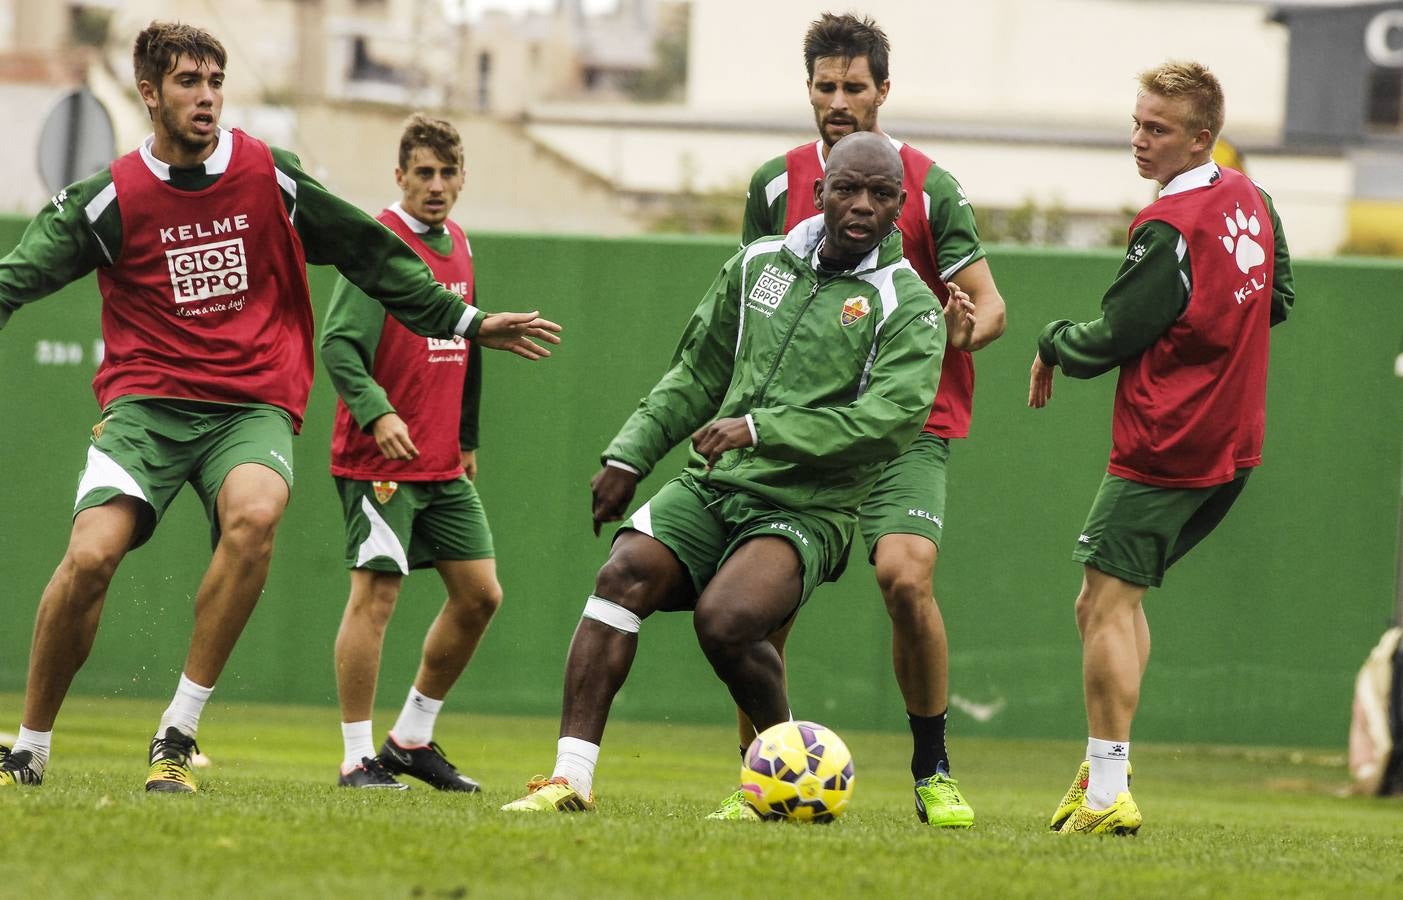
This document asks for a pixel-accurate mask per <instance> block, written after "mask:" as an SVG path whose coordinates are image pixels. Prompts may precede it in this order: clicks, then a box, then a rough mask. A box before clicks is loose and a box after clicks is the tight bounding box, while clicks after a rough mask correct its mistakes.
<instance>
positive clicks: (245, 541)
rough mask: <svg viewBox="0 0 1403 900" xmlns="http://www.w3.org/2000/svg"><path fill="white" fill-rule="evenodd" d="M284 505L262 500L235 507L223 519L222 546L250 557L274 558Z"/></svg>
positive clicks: (248, 501)
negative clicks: (271, 556)
mask: <svg viewBox="0 0 1403 900" xmlns="http://www.w3.org/2000/svg"><path fill="white" fill-rule="evenodd" d="M283 508H284V504H283V503H281V502H278V501H275V500H273V499H268V498H258V499H253V500H246V501H243V502H240V503H238V504H237V505H232V506H231V507H230V508H228V509H226V510H225V511H224V513H223V515H222V516H220V528H219V530H220V542H221V543H223V542H225V541H228V542H229V543H230V544H231V545H232V546H233V547H234V548H236V549H238V550H240V551H242V552H244V553H246V554H250V555H258V554H271V553H272V550H273V536H274V534H276V533H277V530H278V523H279V522H281V521H282V517H283Z"/></svg>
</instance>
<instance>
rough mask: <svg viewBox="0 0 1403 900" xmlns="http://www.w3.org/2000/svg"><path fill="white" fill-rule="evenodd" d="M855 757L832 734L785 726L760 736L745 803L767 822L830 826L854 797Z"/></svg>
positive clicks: (748, 759) (743, 775) (750, 752)
mask: <svg viewBox="0 0 1403 900" xmlns="http://www.w3.org/2000/svg"><path fill="white" fill-rule="evenodd" d="M854 780H855V779H854V776H853V757H852V754H851V753H850V752H849V751H848V747H847V745H846V744H844V743H843V740H842V738H840V737H838V735H837V734H835V733H834V732H833V731H832V730H831V729H829V728H825V727H824V726H822V725H819V724H817V723H815V722H781V723H780V724H778V725H774V726H771V727H770V728H766V729H765V730H764V731H762V732H760V734H758V735H756V737H755V740H754V741H752V742H751V744H750V747H749V748H748V749H747V750H746V751H745V762H744V763H743V764H742V765H741V770H740V783H741V789H742V790H743V791H745V799H746V801H747V802H748V803H749V804H750V805H751V806H752V807H754V808H755V810H756V812H758V813H760V815H761V816H762V817H764V818H766V819H787V820H789V821H791V822H831V821H833V820H834V819H836V818H837V817H838V816H840V815H842V814H843V810H845V809H847V808H848V801H849V800H850V799H852V794H853V781H854Z"/></svg>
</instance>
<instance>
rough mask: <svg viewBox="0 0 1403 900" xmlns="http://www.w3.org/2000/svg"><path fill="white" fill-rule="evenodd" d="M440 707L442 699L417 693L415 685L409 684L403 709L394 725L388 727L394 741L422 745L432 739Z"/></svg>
mask: <svg viewBox="0 0 1403 900" xmlns="http://www.w3.org/2000/svg"><path fill="white" fill-rule="evenodd" d="M440 709H443V701H442V700H435V699H434V698H432V697H427V696H425V695H423V694H421V693H419V689H418V688H417V687H414V686H413V685H410V688H409V697H408V698H407V699H406V700H405V701H404V709H401V710H400V711H399V718H398V719H397V720H395V727H394V728H392V729H390V734H392V735H394V738H395V743H397V744H399V745H400V746H401V747H422V746H424V745H425V744H427V743H428V742H429V741H431V740H433V739H434V722H435V721H436V720H437V719H438V711H439V710H440Z"/></svg>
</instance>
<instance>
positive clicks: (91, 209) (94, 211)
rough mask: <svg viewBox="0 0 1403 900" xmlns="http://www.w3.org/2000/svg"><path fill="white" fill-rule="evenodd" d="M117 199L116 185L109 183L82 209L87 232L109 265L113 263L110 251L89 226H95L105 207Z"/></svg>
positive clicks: (95, 230) (94, 229)
mask: <svg viewBox="0 0 1403 900" xmlns="http://www.w3.org/2000/svg"><path fill="white" fill-rule="evenodd" d="M116 199H117V183H116V182H115V181H114V182H111V183H109V184H108V185H107V187H105V188H103V189H102V190H100V191H98V192H97V196H95V197H93V199H91V200H89V201H88V205H87V206H85V207H83V215H85V216H87V217H88V225H89V229H88V230H89V231H91V232H92V235H93V239H94V240H96V241H97V246H98V248H99V249H100V250H102V255H103V256H105V257H107V262H108V264H109V265H110V264H111V263H113V262H115V260H113V259H112V251H111V250H108V249H107V245H106V244H104V243H103V242H102V237H101V236H100V235H98V233H97V229H96V228H93V227H91V226H94V225H96V224H97V220H98V219H100V218H102V214H103V213H105V212H107V207H109V206H111V205H112V201H114V200H116Z"/></svg>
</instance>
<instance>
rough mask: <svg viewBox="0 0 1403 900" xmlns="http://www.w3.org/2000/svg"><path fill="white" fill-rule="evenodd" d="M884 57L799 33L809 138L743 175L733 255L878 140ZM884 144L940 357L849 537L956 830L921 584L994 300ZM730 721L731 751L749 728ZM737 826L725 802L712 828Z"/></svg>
mask: <svg viewBox="0 0 1403 900" xmlns="http://www.w3.org/2000/svg"><path fill="white" fill-rule="evenodd" d="M887 56H888V42H887V37H886V34H885V33H883V31H882V30H881V29H880V28H879V27H878V26H877V25H876V23H875V22H873V21H872V20H871V19H859V18H857V17H856V16H852V15H842V16H838V15H833V14H825V15H823V16H822V17H820V18H819V19H817V20H816V21H814V22H813V23H812V24H811V25H810V26H809V30H808V32H807V33H806V34H805V36H804V62H805V64H806V66H807V67H808V75H809V81H808V87H809V102H810V104H811V105H812V106H813V109H814V118H815V121H816V122H817V125H818V132H819V139H818V140H817V141H814V142H812V143H807V144H802V145H800V146H798V147H796V148H794V149H793V150H791V151H789V152H788V153H787V154H785V155H784V156H781V157H777V158H776V159H773V160H770V161H769V162H767V163H765V164H764V165H763V166H761V167H760V168H759V169H758V170H757V171H756V173H755V174H754V176H752V178H751V180H750V192H749V194H748V195H747V197H746V206H745V223H744V230H743V232H742V235H741V242H742V243H748V242H750V241H753V240H755V239H756V238H758V237H760V236H762V235H766V234H778V233H781V232H783V233H787V232H788V231H789V230H790V229H791V228H793V227H794V226H795V225H796V224H797V223H799V222H800V221H802V220H803V219H805V218H806V217H808V216H809V215H810V214H812V210H811V209H810V208H809V204H808V203H806V202H805V198H807V197H808V196H809V195H810V194H812V193H813V184H814V182H815V181H819V180H821V179H822V178H823V173H824V169H825V166H826V161H827V158H828V151H829V149H830V148H831V147H832V146H833V144H834V143H835V142H836V141H837V140H838V139H839V138H841V137H843V136H844V135H846V134H850V133H852V132H854V131H872V132H875V133H877V134H882V130H881V128H880V127H879V125H878V124H877V113H878V110H879V108H880V107H881V105H882V104H883V103H884V102H885V101H886V98H887V93H888V91H889V89H890V87H891V82H890V81H889V79H888V78H887ZM891 141H892V145H893V146H894V147H896V148H897V150H898V151H899V153H900V155H901V163H902V167H903V170H904V176H903V183H902V187H903V189H904V190H905V191H906V194H907V196H908V197H909V198H910V199H909V200H908V201H907V203H906V206H905V208H904V209H903V210H902V212H901V216H900V217H899V218H898V219H897V227H898V228H899V229H900V231H901V237H902V242H903V245H904V248H905V256H906V259H907V261H909V262H910V263H911V266H912V268H914V269H915V270H916V272H917V274H919V275H920V276H921V280H922V281H924V282H925V283H926V284H927V285H928V286H929V287H930V288H931V290H932V291H934V292H935V295H936V297H938V298H939V299H940V301H941V303H942V304H944V306H945V317H946V324H947V326H948V328H949V347H948V349H947V350H946V353H945V358H944V361H943V363H942V365H941V375H940V390H939V392H938V393H937V394H936V396H935V403H934V405H933V406H932V408H931V411H930V415H929V417H928V418H927V420H926V425H925V428H924V429H923V430H922V433H921V434H920V435H919V436H917V438H916V440H915V442H913V443H912V445H911V447H910V448H909V449H908V450H907V451H906V452H905V453H903V454H902V455H901V456H899V457H898V458H896V459H895V460H893V461H892V462H891V463H889V464H888V465H887V467H886V469H885V471H884V472H883V474H882V478H881V480H880V481H878V482H877V485H876V486H875V487H874V488H873V489H872V493H871V494H870V495H869V496H868V498H867V500H866V501H865V502H864V503H863V505H862V509H861V523H860V524H861V530H862V536H863V540H864V542H865V543H866V546H867V551H868V560H869V561H870V562H872V563H873V565H874V566H875V568H876V576H877V583H878V585H879V587H880V588H881V591H882V598H883V600H884V601H885V603H886V609H887V613H888V615H889V616H890V618H891V622H892V665H893V668H894V669H895V670H896V680H897V684H898V686H899V687H900V688H901V696H902V699H903V700H904V701H905V703H906V713H907V721H908V722H909V724H910V727H911V734H912V745H913V749H912V754H911V774H912V777H913V778H914V779H915V801H916V814H917V816H918V817H919V818H920V820H921V821H922V822H926V823H928V824H930V825H936V826H954V827H965V826H968V825H971V824H973V822H974V812H973V810H972V809H971V808H970V806H969V804H968V803H966V802H965V799H964V797H963V795H962V794H961V792H960V790H959V786H958V785H957V784H956V782H955V781H954V780H953V779H951V778H950V759H949V754H948V753H947V751H946V745H945V720H946V712H947V710H948V708H949V648H948V644H947V641H946V636H945V624H944V621H943V619H942V618H941V615H940V607H939V606H938V605H937V604H936V602H935V595H934V591H933V589H932V585H931V580H932V578H933V577H934V573H935V564H936V559H937V556H938V554H939V545H940V540H941V536H942V533H943V530H944V519H945V484H946V465H947V463H948V461H949V457H950V441H951V440H952V439H958V438H963V437H967V436H968V435H969V424H970V416H971V413H972V410H973V402H974V362H973V357H972V356H971V353H972V352H973V351H975V350H979V349H980V348H982V347H985V346H987V345H988V344H990V343H992V342H993V341H994V340H996V339H997V338H998V337H999V335H1001V334H1003V330H1004V318H1005V315H1004V301H1003V298H1002V297H1001V296H1000V295H999V290H998V288H997V287H996V286H995V284H994V278H993V276H992V274H991V273H990V271H989V264H988V262H987V261H986V260H985V258H984V248H983V247H982V246H981V245H980V243H979V234H978V231H977V229H976V228H975V223H974V211H973V210H972V209H971V207H970V205H969V200H968V199H967V198H966V197H965V194H964V191H963V190H962V189H961V188H960V185H959V184H958V183H957V182H956V181H955V179H954V176H952V175H951V174H950V173H949V172H947V171H945V170H944V169H942V168H941V167H940V166H938V165H936V164H935V163H934V162H932V161H931V159H930V158H929V157H927V156H926V155H925V154H923V153H921V152H920V151H919V150H917V149H916V148H914V147H912V146H910V145H909V144H904V143H901V142H900V141H897V140H895V139H891ZM787 635H788V629H787V628H786V630H785V631H783V632H781V633H780V634H778V635H776V637H775V639H774V640H775V644H776V646H777V647H779V648H781V650H782V649H783V646H784V640H785V638H786V637H787ZM739 718H740V738H741V748H742V751H744V748H745V745H746V744H748V743H749V740H750V737H752V736H753V735H754V729H753V728H752V726H751V723H750V722H749V721H747V720H746V718H745V717H744V716H743V715H742V716H740V717H739ZM745 814H746V807H745V805H744V803H743V802H742V798H741V795H740V793H739V792H737V793H736V794H733V795H732V796H731V797H729V798H728V799H727V800H726V802H725V803H724V804H723V805H722V807H721V808H720V809H718V810H717V811H716V813H714V814H713V815H714V816H715V817H717V818H732V817H734V816H737V815H739V816H744V815H745Z"/></svg>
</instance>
